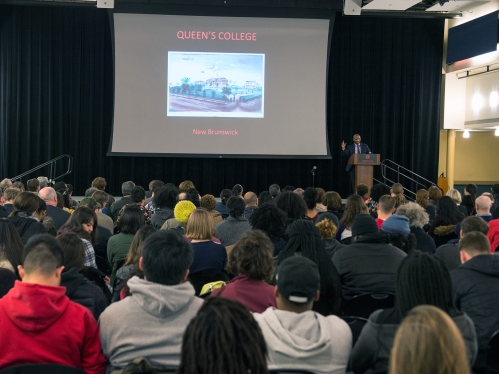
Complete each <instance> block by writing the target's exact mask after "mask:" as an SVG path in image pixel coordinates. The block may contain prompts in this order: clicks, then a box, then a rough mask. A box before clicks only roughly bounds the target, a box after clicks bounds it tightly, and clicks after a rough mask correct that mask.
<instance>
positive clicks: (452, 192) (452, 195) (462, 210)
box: [445, 188, 469, 217]
mask: <svg viewBox="0 0 499 374" xmlns="http://www.w3.org/2000/svg"><path fill="white" fill-rule="evenodd" d="M445 196H449V197H450V198H451V199H452V201H454V202H455V203H456V205H457V210H458V211H459V212H460V213H461V214H462V215H463V216H465V217H467V216H468V215H469V214H468V209H466V207H465V206H464V205H461V203H462V201H463V200H462V198H461V194H460V193H459V191H458V190H456V189H455V188H449V190H448V191H447V192H446V194H445Z"/></svg>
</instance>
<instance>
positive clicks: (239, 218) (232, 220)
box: [215, 196, 251, 247]
mask: <svg viewBox="0 0 499 374" xmlns="http://www.w3.org/2000/svg"><path fill="white" fill-rule="evenodd" d="M244 208H245V205H244V200H243V199H242V198H241V197H238V196H232V197H231V198H230V199H229V200H228V201H227V212H228V213H229V217H228V218H227V219H226V220H224V221H222V222H220V223H219V224H217V225H216V226H215V228H216V231H217V235H216V236H217V238H218V239H220V242H221V243H222V245H224V246H226V247H227V246H229V245H232V244H234V243H236V242H237V241H238V240H239V239H241V237H242V235H243V234H244V233H245V232H246V231H249V230H251V225H250V223H249V222H248V220H247V219H246V218H245V217H244Z"/></svg>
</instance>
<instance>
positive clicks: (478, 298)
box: [451, 231, 499, 373]
mask: <svg viewBox="0 0 499 374" xmlns="http://www.w3.org/2000/svg"><path fill="white" fill-rule="evenodd" d="M459 250H460V255H461V262H462V263H463V264H462V265H461V266H460V267H459V268H457V269H456V270H454V271H453V272H452V273H451V277H452V284H453V289H454V294H453V296H454V303H455V305H456V307H457V308H458V309H460V310H461V311H463V312H464V313H466V314H467V315H468V316H469V317H470V318H471V319H472V321H473V323H474V324H475V329H476V335H477V340H478V356H477V359H476V361H475V365H474V366H473V371H474V372H475V373H483V372H485V362H486V357H487V343H488V341H489V339H490V337H491V336H492V333H493V332H494V331H496V330H499V315H498V313H497V311H498V310H499V257H498V256H494V255H492V254H491V253H490V243H489V240H488V239H487V237H486V236H485V235H484V234H482V233H481V232H478V231H474V232H470V233H468V234H465V235H464V236H463V237H462V238H461V240H460V241H459Z"/></svg>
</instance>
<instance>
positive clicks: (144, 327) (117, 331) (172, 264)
mask: <svg viewBox="0 0 499 374" xmlns="http://www.w3.org/2000/svg"><path fill="white" fill-rule="evenodd" d="M193 257H194V254H193V251H192V248H191V245H190V244H189V242H188V241H187V240H186V239H185V238H184V237H182V234H181V233H180V232H178V231H177V230H160V231H157V232H155V233H154V234H152V235H151V236H150V237H149V238H148V239H147V240H146V242H145V244H144V249H143V253H142V257H141V259H140V260H139V268H140V269H141V270H143V271H144V279H140V278H138V277H133V278H132V279H130V280H129V281H128V286H129V287H130V291H131V296H128V297H126V298H124V299H123V300H121V301H118V302H116V303H113V304H111V305H110V306H109V307H108V308H107V309H106V310H105V311H104V312H103V313H102V314H101V316H100V319H99V327H100V333H101V342H102V350H103V352H104V354H105V355H106V357H108V358H109V361H110V364H111V365H112V366H113V367H114V368H117V369H122V368H124V367H125V366H126V365H127V364H129V363H130V362H131V361H133V360H134V359H135V358H137V357H140V356H143V357H146V358H147V359H148V360H149V361H150V362H151V363H152V364H154V365H160V366H163V367H168V368H175V367H177V366H178V365H179V363H180V347H181V343H182V337H183V335H184V331H185V328H186V327H187V325H188V324H189V322H190V321H191V319H192V318H193V317H194V316H195V315H196V313H197V312H198V310H199V308H200V307H201V305H202V303H203V301H202V300H201V299H199V298H197V297H196V296H194V288H193V287H192V285H191V284H190V283H189V282H186V280H187V276H188V274H189V268H190V266H191V263H192V260H193ZM207 327H208V326H207ZM209 327H210V328H213V326H212V325H211V324H210V326H209ZM219 344H220V342H219ZM223 344H224V345H225V344H228V342H226V341H224V342H223ZM212 348H213V346H210V349H212ZM230 349H234V347H230ZM198 353H199V352H198ZM193 357H194V356H190V358H189V360H190V361H196V362H197V361H198V360H200V359H201V358H200V357H197V358H196V359H193ZM216 360H217V361H218V360H220V357H217V358H216ZM226 364H228V363H226Z"/></svg>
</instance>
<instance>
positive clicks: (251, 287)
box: [211, 230, 277, 313]
mask: <svg viewBox="0 0 499 374" xmlns="http://www.w3.org/2000/svg"><path fill="white" fill-rule="evenodd" d="M273 253H274V246H273V245H272V242H271V241H270V240H269V238H268V237H267V235H265V233H264V232H263V231H260V230H252V231H247V232H245V233H244V234H243V236H242V238H241V239H240V240H239V241H238V242H237V243H236V244H235V245H234V248H233V249H232V251H231V252H230V254H229V262H228V264H227V270H228V271H229V273H231V274H234V275H236V277H235V278H234V279H232V280H231V281H229V282H227V285H226V286H224V287H221V288H217V289H215V290H213V292H212V293H211V296H221V297H226V298H229V299H233V300H237V301H239V302H240V303H241V304H243V305H245V306H246V307H247V308H248V309H249V310H250V311H251V312H255V313H261V312H263V311H265V310H266V309H267V308H268V307H275V306H277V304H276V301H275V295H274V287H273V286H271V285H269V284H267V283H266V282H269V281H270V280H271V279H272V275H273V270H274V264H273V260H272V254H273Z"/></svg>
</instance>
